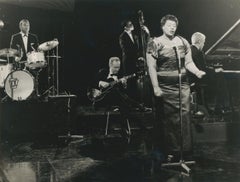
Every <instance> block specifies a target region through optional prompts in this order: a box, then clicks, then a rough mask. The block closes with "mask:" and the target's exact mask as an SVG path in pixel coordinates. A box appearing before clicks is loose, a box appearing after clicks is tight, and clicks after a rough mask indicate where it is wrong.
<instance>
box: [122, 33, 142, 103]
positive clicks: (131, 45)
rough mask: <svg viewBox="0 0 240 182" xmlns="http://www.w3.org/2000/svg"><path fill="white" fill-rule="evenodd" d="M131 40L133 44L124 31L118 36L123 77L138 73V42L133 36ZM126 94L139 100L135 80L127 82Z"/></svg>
mask: <svg viewBox="0 0 240 182" xmlns="http://www.w3.org/2000/svg"><path fill="white" fill-rule="evenodd" d="M133 39H134V42H133V41H132V40H131V38H130V37H129V35H128V33H127V32H125V31H124V32H123V33H122V34H121V35H120V36H119V44H120V47H121V49H122V68H123V74H124V75H129V74H133V73H136V72H137V71H139V70H138V68H137V61H138V57H140V52H139V40H138V37H137V36H136V35H134V34H133ZM127 93H128V95H129V96H130V97H131V98H133V99H135V100H139V97H140V96H139V95H138V94H137V93H139V91H138V87H137V80H136V79H132V80H130V81H128V86H127Z"/></svg>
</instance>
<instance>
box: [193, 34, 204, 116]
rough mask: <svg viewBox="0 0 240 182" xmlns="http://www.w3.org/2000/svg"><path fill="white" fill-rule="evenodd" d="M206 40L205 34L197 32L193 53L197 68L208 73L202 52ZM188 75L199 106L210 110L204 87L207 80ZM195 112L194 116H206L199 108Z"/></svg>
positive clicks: (194, 38) (194, 37) (194, 36)
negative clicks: (201, 105)
mask: <svg viewBox="0 0 240 182" xmlns="http://www.w3.org/2000/svg"><path fill="white" fill-rule="evenodd" d="M205 40H206V36H205V35H204V34H202V33H200V32H195V33H194V34H193V35H192V37H191V42H192V45H191V53H192V59H193V62H194V64H195V65H196V66H197V68H198V69H200V70H203V71H205V72H206V69H207V67H206V62H205V55H204V52H203V50H202V49H203V47H204V44H205ZM188 74H189V81H190V85H191V90H192V91H195V92H196V97H197V104H203V105H204V106H205V107H206V109H208V106H207V103H206V97H205V94H204V89H203V87H204V85H206V82H205V79H199V78H198V77H197V76H195V75H194V74H192V73H190V72H188ZM194 112H195V113H194V114H196V115H204V113H203V112H202V111H200V110H198V108H196V111H194Z"/></svg>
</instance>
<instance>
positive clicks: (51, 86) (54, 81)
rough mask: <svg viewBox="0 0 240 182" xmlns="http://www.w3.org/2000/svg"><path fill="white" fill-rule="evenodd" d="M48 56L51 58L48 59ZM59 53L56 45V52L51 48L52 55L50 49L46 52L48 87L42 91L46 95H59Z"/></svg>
mask: <svg viewBox="0 0 240 182" xmlns="http://www.w3.org/2000/svg"><path fill="white" fill-rule="evenodd" d="M50 58H51V59H52V60H50ZM59 58H60V57H59V55H58V46H56V54H55V51H54V50H53V52H52V55H50V51H48V52H47V63H48V71H47V77H48V89H47V90H46V91H45V92H44V93H43V95H44V94H46V93H48V96H58V95H59Z"/></svg>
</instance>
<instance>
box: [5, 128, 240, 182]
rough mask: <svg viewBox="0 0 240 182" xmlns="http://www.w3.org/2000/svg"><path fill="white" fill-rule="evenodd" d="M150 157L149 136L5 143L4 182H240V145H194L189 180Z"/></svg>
mask: <svg viewBox="0 0 240 182" xmlns="http://www.w3.org/2000/svg"><path fill="white" fill-rule="evenodd" d="M152 154H153V152H152V150H151V146H148V132H146V133H145V134H143V133H140V132H135V133H134V134H133V136H132V138H131V140H130V142H129V143H128V141H126V140H124V139H123V138H121V137H120V136H118V135H112V136H110V137H107V138H104V137H85V138H84V139H74V140H69V141H67V142H66V141H64V140H63V139H59V140H57V141H55V142H53V141H51V142H50V141H48V142H47V141H45V142H37V141H36V142H29V143H28V142H24V143H18V144H13V143H2V144H1V156H0V157H1V161H0V164H1V165H0V176H1V178H0V181H10V182H15V181H16V182H40V181H41V182H50V181H51V182H55V181H56V182H57V181H70V182H80V181H81V182H99V181H103V182H135V181H136V182H145V181H147V182H150V181H156V182H161V181H169V182H170V181H171V182H172V181H187V182H189V181H193V182H213V181H216V182H225V181H226V182H237V181H240V145H239V144H236V143H235V144H227V143H223V142H220V143H219V142H215V143H198V144H195V145H194V154H193V156H191V159H194V160H195V161H196V164H195V165H192V166H191V169H192V173H191V175H190V176H187V175H185V174H182V173H181V170H180V168H179V169H178V168H177V170H176V171H175V170H172V169H173V168H170V170H166V169H161V168H160V165H158V162H157V161H156V162H155V165H152V164H153V163H152V157H153V155H152ZM188 157H189V158H190V156H188ZM152 166H155V167H154V168H153V167H152ZM183 172H184V171H183Z"/></svg>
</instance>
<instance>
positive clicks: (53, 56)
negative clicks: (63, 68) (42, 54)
mask: <svg viewBox="0 0 240 182" xmlns="http://www.w3.org/2000/svg"><path fill="white" fill-rule="evenodd" d="M46 57H47V58H57V56H55V55H51V56H46ZM58 58H62V57H61V56H58Z"/></svg>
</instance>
